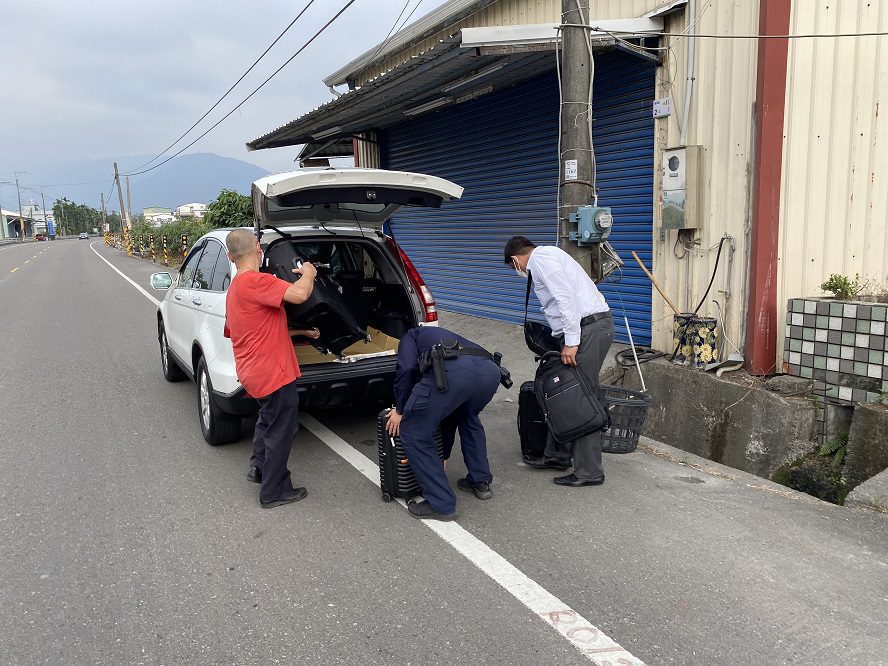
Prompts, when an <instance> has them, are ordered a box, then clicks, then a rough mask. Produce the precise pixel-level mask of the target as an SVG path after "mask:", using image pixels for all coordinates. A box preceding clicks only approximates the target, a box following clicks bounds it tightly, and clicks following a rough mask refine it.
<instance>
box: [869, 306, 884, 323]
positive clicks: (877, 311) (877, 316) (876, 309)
mask: <svg viewBox="0 0 888 666" xmlns="http://www.w3.org/2000/svg"><path fill="white" fill-rule="evenodd" d="M886 314H888V308H886V307H884V306H881V305H874V306H873V310H872V313H871V314H870V316H871V317H872V318H873V320H874V321H885V315H886Z"/></svg>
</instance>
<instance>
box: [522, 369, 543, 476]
mask: <svg viewBox="0 0 888 666" xmlns="http://www.w3.org/2000/svg"><path fill="white" fill-rule="evenodd" d="M548 435H549V428H548V427H547V426H546V420H545V418H543V411H542V410H541V409H540V403H539V402H537V398H536V393H534V389H533V382H524V383H523V384H522V385H521V388H520V389H519V391H518V438H519V439H520V440H521V457H522V458H523V459H524V460H527V459H528V458H541V457H542V456H543V455H544V453H545V450H546V437H548Z"/></svg>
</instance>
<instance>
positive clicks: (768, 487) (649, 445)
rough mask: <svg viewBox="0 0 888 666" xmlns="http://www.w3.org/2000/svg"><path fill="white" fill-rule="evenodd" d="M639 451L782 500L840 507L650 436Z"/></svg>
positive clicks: (642, 439)
mask: <svg viewBox="0 0 888 666" xmlns="http://www.w3.org/2000/svg"><path fill="white" fill-rule="evenodd" d="M638 449H639V450H640V451H643V452H644V453H648V454H650V455H654V456H657V457H658V458H665V459H666V460H669V461H671V462H674V463H676V464H678V465H684V466H686V467H692V468H694V469H696V470H698V471H699V472H702V473H704V474H709V475H711V476H717V477H720V478H723V479H728V480H730V481H737V482H739V483H742V484H744V485H745V486H746V487H748V488H753V489H755V490H761V491H764V492H767V493H771V494H773V495H780V496H781V497H785V498H787V499H792V500H796V501H799V502H805V503H807V504H812V505H815V504H816V505H819V506H824V505H826V506H839V505H837V504H830V503H829V502H824V501H822V500H819V499H817V498H816V497H813V496H811V495H808V494H806V493H803V492H800V491H798V490H793V489H792V488H787V487H786V486H782V485H780V484H779V483H775V482H774V481H771V480H769V479H765V478H762V477H760V476H756V475H755V474H750V473H749V472H744V471H742V470H739V469H736V468H734V467H728V466H727V465H722V464H721V463H717V462H713V461H712V460H709V459H708V458H703V457H702V456H698V455H695V454H693V453H688V452H687V451H684V450H683V449H679V448H676V447H674V446H669V445H668V444H663V443H662V442H658V441H656V440H654V439H651V438H649V437H643V436H642V437H640V438H639V441H638Z"/></svg>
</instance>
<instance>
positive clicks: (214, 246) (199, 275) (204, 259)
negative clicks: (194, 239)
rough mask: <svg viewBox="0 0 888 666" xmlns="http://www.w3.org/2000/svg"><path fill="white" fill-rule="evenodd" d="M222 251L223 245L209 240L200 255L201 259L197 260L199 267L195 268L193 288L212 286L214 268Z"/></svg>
mask: <svg viewBox="0 0 888 666" xmlns="http://www.w3.org/2000/svg"><path fill="white" fill-rule="evenodd" d="M221 251H222V246H221V245H220V244H219V243H217V242H215V241H207V245H206V247H205V248H204V251H203V254H202V255H200V261H199V262H197V268H196V269H195V270H194V277H193V280H194V284H193V285H192V289H209V288H210V283H211V282H212V281H213V269H215V268H216V262H217V261H218V260H219V253H220V252H221Z"/></svg>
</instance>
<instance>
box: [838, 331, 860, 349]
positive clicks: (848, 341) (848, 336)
mask: <svg viewBox="0 0 888 666" xmlns="http://www.w3.org/2000/svg"><path fill="white" fill-rule="evenodd" d="M856 341H857V334H856V333H850V332H845V333H842V344H843V345H850V346H852V347H853V346H854V343H855V342H856Z"/></svg>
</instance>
